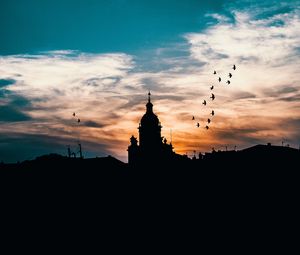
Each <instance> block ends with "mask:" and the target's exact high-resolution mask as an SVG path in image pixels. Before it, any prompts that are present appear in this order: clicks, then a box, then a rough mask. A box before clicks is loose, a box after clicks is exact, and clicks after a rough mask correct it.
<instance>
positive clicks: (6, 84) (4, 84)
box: [0, 79, 16, 88]
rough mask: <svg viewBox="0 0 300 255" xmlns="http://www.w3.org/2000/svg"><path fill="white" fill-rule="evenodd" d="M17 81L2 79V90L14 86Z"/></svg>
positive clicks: (0, 83) (0, 84) (0, 82)
mask: <svg viewBox="0 0 300 255" xmlns="http://www.w3.org/2000/svg"><path fill="white" fill-rule="evenodd" d="M15 82H16V81H15V80H13V79H0V88H1V87H6V86H8V85H11V84H14V83H15Z"/></svg>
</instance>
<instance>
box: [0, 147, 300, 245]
mask: <svg viewBox="0 0 300 255" xmlns="http://www.w3.org/2000/svg"><path fill="white" fill-rule="evenodd" d="M278 160H279V161H278ZM278 162H280V164H279V166H280V167H279V168H278V167H277V165H276V164H277V163H278ZM282 164H283V165H284V166H285V167H284V168H282V167H281V165H282ZM297 165H299V151H298V150H295V149H291V148H285V147H284V148H281V147H279V148H278V147H268V146H263V145H258V146H254V147H251V148H248V149H246V150H242V151H238V152H236V151H229V152H214V153H209V154H207V155H205V156H204V158H203V159H201V160H198V159H196V160H188V159H187V158H184V159H183V160H180V159H178V161H175V162H155V161H153V162H147V163H146V162H145V164H144V165H143V166H137V167H134V168H133V167H130V166H128V165H127V164H125V163H123V162H121V161H119V160H117V159H115V158H113V157H104V158H93V159H74V158H67V157H63V156H60V155H55V154H51V155H46V156H42V157H38V158H37V159H35V160H32V161H26V162H22V163H20V164H10V165H2V166H1V171H0V192H1V194H2V198H3V200H2V201H1V202H2V204H1V205H2V208H5V210H4V211H5V213H7V214H8V215H9V217H12V218H13V222H14V223H15V224H17V225H21V224H22V225H24V224H25V227H24V228H23V229H25V230H27V229H32V228H33V222H34V223H35V225H38V227H36V226H35V227H36V233H42V232H45V231H46V232H48V233H51V231H53V233H54V235H55V236H57V237H59V238H60V239H61V240H64V242H65V238H66V234H65V233H67V234H68V237H69V238H72V239H73V240H76V235H77V234H78V231H79V229H80V230H81V229H82V231H81V233H84V235H85V234H86V233H89V234H90V236H93V238H95V239H97V238H98V236H97V234H95V235H94V232H93V233H91V232H90V231H91V228H92V229H93V230H94V231H95V232H96V233H99V232H101V233H103V234H104V237H101V241H102V243H103V242H104V243H105V242H110V244H108V246H109V247H110V248H111V247H115V245H116V244H115V243H114V242H115V240H116V239H113V240H109V237H110V236H114V238H115V235H116V234H117V235H118V236H119V238H118V246H119V247H122V248H123V247H126V245H127V244H128V241H130V240H128V239H131V238H130V235H129V233H132V232H133V233H134V240H131V241H132V242H134V245H136V243H139V244H140V245H142V246H145V247H148V246H147V245H150V246H149V247H151V242H152V241H151V240H150V239H148V237H149V235H150V236H152V237H153V236H154V237H155V238H156V239H159V240H162V242H164V243H165V244H167V245H174V240H177V239H178V237H179V236H180V238H182V236H186V235H188V238H189V241H190V240H193V241H196V242H198V239H199V238H200V237H198V235H197V234H194V233H201V240H205V242H207V241H208V242H210V244H211V245H213V244H214V240H210V238H209V237H211V236H212V235H215V234H218V235H219V236H220V239H221V240H227V239H230V233H232V232H235V233H236V235H235V237H234V245H236V244H235V243H236V242H239V243H240V244H244V243H247V240H248V241H249V240H250V239H249V238H251V237H253V236H255V238H259V239H261V240H264V242H266V235H267V236H268V237H269V238H274V237H276V235H277V234H276V233H277V232H278V231H283V232H284V233H286V232H287V230H286V229H285V227H284V226H286V225H292V224H294V223H293V218H294V216H295V212H296V210H295V207H297V201H298V194H299V185H298V180H299V174H298V171H299V170H298V168H297ZM2 212H3V210H2ZM6 218H7V217H6ZM4 219H5V217H4ZM40 224H42V225H41V226H40ZM62 227H63V228H64V231H61V228H62ZM261 229H263V231H261ZM25 232H26V231H25ZM216 232H217V233H216ZM26 234H27V233H23V235H26ZM145 234H146V235H148V237H147V238H145ZM176 238H177V239H176ZM125 240H126V241H125ZM37 241H38V242H41V243H43V242H45V240H43V237H42V236H41V237H38V238H37V239H35V242H37ZM77 241H80V240H77ZM98 241H99V240H98V239H97V242H98ZM166 242H167V243H166ZM72 243H73V242H72ZM221 243H222V242H221ZM70 245H71V244H70ZM222 245H226V242H225V241H224V242H223V243H222ZM222 247H223V246H222ZM147 249H148V248H147Z"/></svg>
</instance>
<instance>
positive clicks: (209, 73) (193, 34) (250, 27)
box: [0, 0, 300, 162]
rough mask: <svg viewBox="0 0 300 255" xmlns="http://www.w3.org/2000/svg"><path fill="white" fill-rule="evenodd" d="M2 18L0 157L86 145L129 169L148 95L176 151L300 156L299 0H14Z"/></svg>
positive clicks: (4, 4) (2, 8) (91, 153)
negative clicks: (298, 152) (273, 148)
mask: <svg viewBox="0 0 300 255" xmlns="http://www.w3.org/2000/svg"><path fill="white" fill-rule="evenodd" d="M0 12H1V15H0V31H1V39H0V161H4V162H16V161H23V160H29V159H33V158H35V157H36V156H39V155H42V154H48V153H60V154H64V155H65V154H66V153H67V146H68V145H69V146H70V147H71V149H72V150H73V151H76V150H77V141H78V140H79V141H80V142H81V144H82V147H83V151H84V155H85V156H86V157H95V156H106V155H113V156H115V157H117V158H119V159H121V160H123V161H127V151H126V150H127V146H128V145H129V138H130V136H131V135H135V136H138V129H137V127H138V124H139V121H140V118H141V117H142V115H143V114H144V112H145V104H146V102H147V93H148V91H149V90H150V91H151V94H152V102H153V104H154V112H155V113H156V114H157V115H158V117H159V119H160V121H161V123H162V126H163V129H162V135H163V136H164V137H166V138H167V139H168V141H170V139H171V134H170V133H171V132H172V144H173V146H174V150H175V151H176V152H177V153H180V154H185V153H187V154H188V155H192V154H193V151H194V150H195V151H197V152H205V151H211V149H212V148H215V149H217V150H218V149H220V150H224V149H225V148H226V146H227V148H228V149H233V148H234V146H237V148H238V149H243V148H246V147H249V146H253V145H256V144H266V143H267V142H271V143H272V144H275V145H281V144H282V142H284V145H287V144H289V145H290V146H292V147H295V148H299V145H300V92H299V88H300V73H299V70H300V29H299V28H300V1H298V0H297V1H292V0H290V1H273V0H266V1H254V0H253V1H252V0H242V1H241V0H239V1H225V0H224V1H222V0H215V1H200V0H198V1H196V0H182V1H171V0H159V1H156V0H151V1H150V0H149V1H148V0H147V1H142V0H140V1H137V0H111V1H109V0H98V1H96V0H72V1H71V0H59V1H58V0H51V1H50V0H44V1H38V0H26V1H23V0H4V1H1V3H0ZM233 64H235V65H236V66H237V69H236V70H233V69H232V65H233ZM214 70H216V71H217V75H214V74H213V71H214ZM229 72H231V73H232V74H233V77H232V78H231V79H230V81H231V83H230V84H229V85H228V84H226V81H227V80H228V79H229V78H228V73H229ZM219 76H220V77H221V78H222V81H221V82H220V83H219V82H218V81H217V79H218V77H219ZM212 85H213V86H214V90H213V93H214V94H215V97H216V98H215V100H214V101H212V100H211V99H210V96H211V92H212V91H211V90H210V86H212ZM203 100H206V101H207V105H206V106H204V105H202V102H203ZM211 110H214V111H215V116H213V117H211V116H210V112H211ZM73 112H75V113H76V118H74V117H73V116H72V113H73ZM192 116H195V118H196V120H195V121H193V120H192ZM77 118H80V120H81V122H80V123H79V124H78V122H77V121H76V120H77ZM208 118H211V119H212V122H211V124H210V129H209V130H206V129H205V128H204V127H205V125H206V124H205V123H206V121H207V119H208ZM197 122H199V123H200V127H199V128H197V127H196V123H197ZM171 130H172V131H171Z"/></svg>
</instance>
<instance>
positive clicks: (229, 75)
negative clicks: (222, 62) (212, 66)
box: [192, 65, 236, 130]
mask: <svg viewBox="0 0 300 255" xmlns="http://www.w3.org/2000/svg"><path fill="white" fill-rule="evenodd" d="M232 69H233V71H235V70H236V65H233V66H232ZM213 74H214V75H216V74H217V71H214V72H213ZM232 76H233V75H232V73H229V74H228V77H229V79H228V80H227V81H226V84H228V85H229V84H230V83H231V82H230V79H231V78H232ZM218 81H219V83H220V82H221V81H222V78H221V77H219V78H218ZM214 88H215V86H214V85H212V86H211V87H210V90H211V91H213V90H214ZM215 98H216V96H215V94H214V93H211V96H210V99H211V101H214V100H215ZM202 104H203V105H204V106H206V105H207V102H206V100H205V99H204V100H203V103H202ZM210 115H211V118H212V117H213V116H214V115H215V111H214V110H212V111H211V113H210ZM192 120H195V116H193V117H192ZM211 121H212V120H211V119H210V118H208V119H207V121H206V123H205V124H204V128H205V129H206V130H208V129H209V124H210V123H211ZM196 127H197V128H199V127H200V123H199V122H197V124H196Z"/></svg>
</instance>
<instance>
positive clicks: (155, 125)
mask: <svg viewBox="0 0 300 255" xmlns="http://www.w3.org/2000/svg"><path fill="white" fill-rule="evenodd" d="M161 128H162V126H161V124H160V122H159V119H158V117H157V116H156V115H155V114H154V113H153V104H152V103H151V93H150V92H149V93H148V102H147V104H146V113H145V114H144V116H143V117H142V119H141V122H140V125H139V128H138V129H139V141H140V144H139V145H140V150H141V152H142V153H143V154H148V155H153V154H156V153H160V152H161V148H162V137H161Z"/></svg>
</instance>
